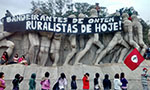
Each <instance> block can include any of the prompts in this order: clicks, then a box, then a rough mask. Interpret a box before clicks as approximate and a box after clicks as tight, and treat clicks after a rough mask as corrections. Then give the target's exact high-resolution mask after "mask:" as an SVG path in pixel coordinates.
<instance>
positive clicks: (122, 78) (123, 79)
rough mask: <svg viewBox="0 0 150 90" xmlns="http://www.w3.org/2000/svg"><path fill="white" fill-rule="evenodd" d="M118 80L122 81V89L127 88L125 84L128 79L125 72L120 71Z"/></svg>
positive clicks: (125, 89)
mask: <svg viewBox="0 0 150 90" xmlns="http://www.w3.org/2000/svg"><path fill="white" fill-rule="evenodd" d="M120 81H121V83H122V86H121V89H122V90H127V84H128V81H127V79H126V78H125V74H124V73H123V72H122V73H121V75H120Z"/></svg>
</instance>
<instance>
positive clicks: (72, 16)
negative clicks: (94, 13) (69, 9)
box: [68, 14, 76, 18]
mask: <svg viewBox="0 0 150 90" xmlns="http://www.w3.org/2000/svg"><path fill="white" fill-rule="evenodd" d="M68 17H69V18H76V16H75V15H74V14H71V15H69V16H68Z"/></svg>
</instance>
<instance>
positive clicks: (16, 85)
mask: <svg viewBox="0 0 150 90" xmlns="http://www.w3.org/2000/svg"><path fill="white" fill-rule="evenodd" d="M22 80H23V77H22V76H20V74H16V75H15V79H14V80H13V81H12V83H13V90H19V83H21V82H22Z"/></svg>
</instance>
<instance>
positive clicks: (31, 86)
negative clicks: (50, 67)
mask: <svg viewBox="0 0 150 90" xmlns="http://www.w3.org/2000/svg"><path fill="white" fill-rule="evenodd" d="M35 79H36V74H35V73H33V74H32V75H31V78H30V81H29V90H36V82H35Z"/></svg>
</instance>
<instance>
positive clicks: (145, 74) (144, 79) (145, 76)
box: [141, 68, 150, 90]
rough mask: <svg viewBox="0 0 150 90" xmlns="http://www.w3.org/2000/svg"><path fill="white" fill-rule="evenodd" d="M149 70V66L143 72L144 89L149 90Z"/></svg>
mask: <svg viewBox="0 0 150 90" xmlns="http://www.w3.org/2000/svg"><path fill="white" fill-rule="evenodd" d="M147 71H148V69H147V68H143V72H142V74H141V82H142V86H143V90H149V89H148V84H147V78H148V77H150V75H148V74H147Z"/></svg>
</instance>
